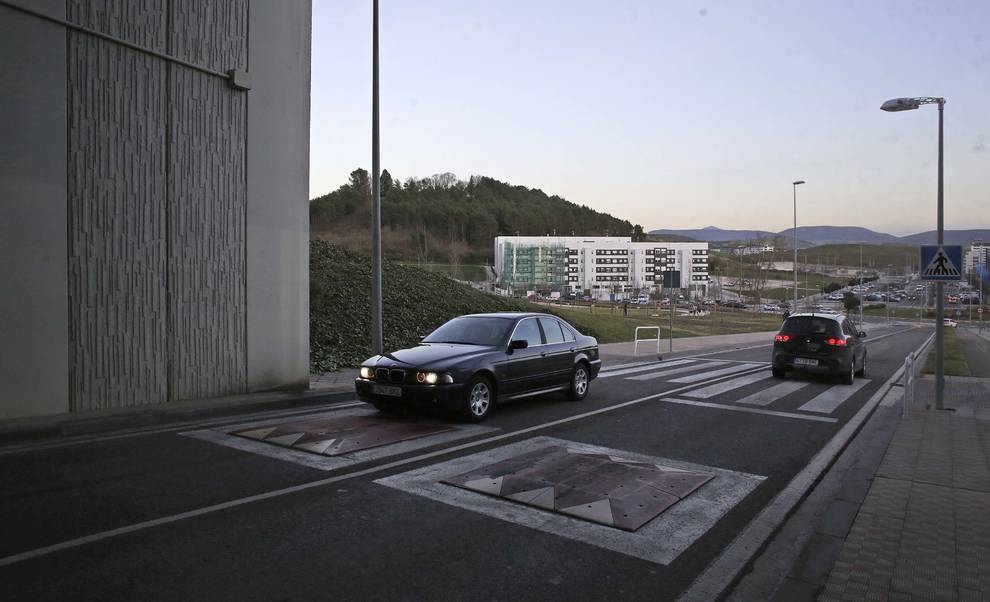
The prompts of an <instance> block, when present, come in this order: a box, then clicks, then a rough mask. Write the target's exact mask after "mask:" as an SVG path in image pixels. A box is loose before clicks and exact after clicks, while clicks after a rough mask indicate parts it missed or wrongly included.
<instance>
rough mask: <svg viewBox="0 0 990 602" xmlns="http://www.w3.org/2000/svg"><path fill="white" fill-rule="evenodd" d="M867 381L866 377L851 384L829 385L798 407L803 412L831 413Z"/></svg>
mask: <svg viewBox="0 0 990 602" xmlns="http://www.w3.org/2000/svg"><path fill="white" fill-rule="evenodd" d="M869 382H870V381H869V380H868V379H859V380H857V381H855V382H854V383H853V384H851V385H836V386H834V387H830V388H829V389H828V390H827V391H823V392H821V393H819V394H818V395H817V396H816V397H815V398H813V399H812V400H811V401H809V402H808V403H806V404H804V405H803V406H801V407H800V408H798V409H799V410H803V411H805V412H821V413H822V414H831V413H832V412H834V411H835V410H836V409H837V408H838V407H839V406H840V405H842V404H843V402H845V401H846V400H847V399H849V398H850V397H852V396H853V395H855V394H856V392H857V391H859V390H860V389H862V388H863V387H865V386H866V385H867V384H868V383H869Z"/></svg>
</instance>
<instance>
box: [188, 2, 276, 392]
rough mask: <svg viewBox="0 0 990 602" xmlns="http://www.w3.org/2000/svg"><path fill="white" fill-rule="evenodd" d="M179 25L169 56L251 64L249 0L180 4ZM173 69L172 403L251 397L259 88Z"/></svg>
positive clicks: (230, 65)
mask: <svg viewBox="0 0 990 602" xmlns="http://www.w3.org/2000/svg"><path fill="white" fill-rule="evenodd" d="M170 21H171V27H170V41H169V47H170V52H169V54H171V55H173V56H175V57H176V58H179V59H181V60H185V61H189V62H191V63H193V64H196V65H201V66H203V67H207V68H209V69H214V70H216V71H220V72H224V73H225V72H226V71H228V70H229V69H246V68H247V35H248V24H247V21H248V19H247V2H246V0H207V1H204V0H171V19H170ZM169 70H170V74H169V76H170V77H169V88H170V89H169V94H168V97H169V108H170V115H169V147H168V148H169V152H168V156H169V159H168V190H169V193H168V231H169V276H168V297H169V309H170V327H169V333H170V336H169V372H170V378H169V390H170V394H169V398H170V399H195V398H202V397H215V396H217V395H229V394H231V393H242V392H244V391H245V390H246V380H245V369H246V339H247V337H246V327H245V323H244V320H245V316H246V312H247V308H246V306H245V292H244V278H245V265H244V262H245V244H246V240H245V237H244V220H245V210H246V205H247V179H246V172H245V169H246V168H245V162H246V155H245V153H246V147H247V113H246V111H247V95H248V94H250V92H244V91H242V90H235V89H233V88H230V87H229V86H228V85H227V82H226V81H225V80H224V79H220V78H218V77H216V76H213V75H209V74H206V73H202V72H199V71H195V70H192V69H190V68H188V67H184V66H182V65H177V64H174V63H173V64H171V65H170V66H169ZM276 177H277V176H276Z"/></svg>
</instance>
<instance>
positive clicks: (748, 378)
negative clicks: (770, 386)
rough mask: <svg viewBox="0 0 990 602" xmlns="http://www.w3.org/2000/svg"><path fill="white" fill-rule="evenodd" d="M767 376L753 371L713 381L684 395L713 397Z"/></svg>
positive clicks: (701, 397)
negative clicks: (716, 381) (720, 380)
mask: <svg viewBox="0 0 990 602" xmlns="http://www.w3.org/2000/svg"><path fill="white" fill-rule="evenodd" d="M767 378H770V375H769V374H767V373H766V372H754V373H752V374H745V375H743V376H738V377H736V378H732V379H729V380H723V381H722V382H720V383H715V384H714V385H708V386H707V387H702V388H700V389H695V390H694V391H691V392H689V393H685V394H684V395H685V396H687V397H697V398H699V399H708V398H709V397H715V396H716V395H721V394H722V393H727V392H729V391H732V390H733V389H739V388H742V387H745V386H746V385H751V384H753V383H755V382H759V381H761V380H764V379H767Z"/></svg>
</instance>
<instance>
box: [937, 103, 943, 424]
mask: <svg viewBox="0 0 990 602" xmlns="http://www.w3.org/2000/svg"><path fill="white" fill-rule="evenodd" d="M944 108H945V100H942V99H939V102H938V246H939V247H941V246H942V243H944V242H945V240H944V232H945V230H944V225H945V222H944V218H943V210H942V201H943V197H942V113H943V109H944ZM935 295H936V298H935V409H936V410H941V409H944V404H943V395H944V393H945V333H944V327H945V325H944V324H943V322H944V321H945V285H944V284H943V283H942V281H941V280H939V281H938V282H937V283H936V284H935Z"/></svg>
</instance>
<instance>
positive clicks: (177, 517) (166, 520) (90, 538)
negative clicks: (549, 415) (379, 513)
mask: <svg viewBox="0 0 990 602" xmlns="http://www.w3.org/2000/svg"><path fill="white" fill-rule="evenodd" d="M689 388H690V387H679V388H676V389H672V390H670V391H664V392H662V393H654V394H652V395H647V396H645V397H640V398H638V399H632V400H629V401H624V402H622V403H617V404H615V405H612V406H608V407H605V408H599V409H597V410H591V411H588V412H584V413H582V414H575V415H574V416H568V417H567V418H560V419H557V420H551V421H550V422H544V423H543V424H536V425H533V426H530V427H526V428H523V429H519V430H517V431H512V432H509V433H502V434H499V435H493V436H491V437H485V438H484V439H478V440H477V441H469V442H468V443H462V444H460V445H455V446H453V447H447V448H444V449H438V450H436V451H432V452H427V453H425V454H420V455H418V456H412V457H409V458H403V459H400V460H395V461H393V462H388V463H385V464H379V465H377V466H371V467H369V468H364V469H362V470H356V471H354V472H349V473H347V474H342V475H337V476H333V477H327V478H325V479H318V480H316V481H309V482H308V483H301V484H299V485H293V486H292V487H285V488H283V489H275V490H273V491H267V492H265V493H259V494H256V495H250V496H247V497H242V498H238V499H234V500H230V501H227V502H221V503H219V504H213V505H212V506H204V507H202V508H197V509H195V510H189V511H187V512H180V513H178V514H171V515H168V516H162V517H160V518H155V519H152V520H147V521H142V522H139V523H134V524H131V525H125V526H123V527H118V528H116V529H109V530H106V531H100V532H98V533H93V534H91V535H85V536H83V537H77V538H75V539H69V540H66V541H62V542H59V543H55V544H52V545H48V546H44V547H41V548H35V549H33V550H28V551H26V552H20V553H18V554H11V555H10V556H5V557H3V558H0V567H4V566H9V565H12V564H17V563H18V562H23V561H25V560H31V559H33V558H39V557H41V556H47V555H48V554H54V553H55V552H61V551H63V550H71V549H72V548H77V547H79V546H83V545H86V544H88V543H95V542H98V541H103V540H105V539H111V538H113V537H117V536H119V535H127V534H129V533H136V532H138V531H144V530H145V529H150V528H153V527H158V526H161V525H169V524H172V523H177V522H179V521H182V520H185V519H187V518H196V517H198V516H203V515H205V514H212V513H214V512H219V511H220V510H228V509H230V508H237V507H240V506H244V505H246V504H251V503H254V502H260V501H262V500H269V499H272V498H278V497H282V496H285V495H291V494H293V493H299V492H300V491H307V490H309V489H314V488H316V487H323V486H325V485H330V484H332V483H337V482H339V481H344V480H346V479H354V478H357V477H364V476H368V475H371V474H375V473H379V472H385V471H387V470H391V469H393V468H398V467H400V466H405V465H407V464H413V463H415V462H421V461H423V460H429V459H431V458H436V457H438V456H445V455H447V454H452V453H456V452H459V451H463V450H465V449H471V448H473V447H478V446H481V445H487V444H489V443H494V442H495V441H502V440H504V439H509V438H511V437H518V436H519V435H525V434H527V433H532V432H536V431H541V430H543V429H546V428H550V427H553V426H559V425H561V424H567V423H570V422H574V421H577V420H582V419H584V418H588V417H590V416H597V415H598V414H605V413H608V412H614V411H615V410H620V409H622V408H627V407H629V406H634V405H637V404H640V403H643V402H645V401H650V400H651V399H657V398H659V397H663V396H664V395H676V394H678V393H680V392H681V391H684V390H686V389H689ZM811 418H817V416H812V417H811Z"/></svg>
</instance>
